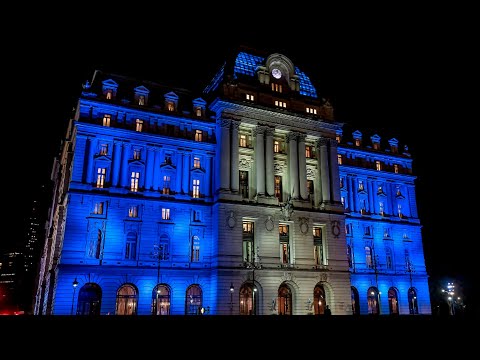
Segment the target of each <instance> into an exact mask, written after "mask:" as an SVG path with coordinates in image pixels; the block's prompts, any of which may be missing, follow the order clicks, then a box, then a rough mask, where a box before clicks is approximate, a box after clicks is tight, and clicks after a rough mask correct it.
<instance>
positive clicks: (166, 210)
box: [162, 208, 170, 220]
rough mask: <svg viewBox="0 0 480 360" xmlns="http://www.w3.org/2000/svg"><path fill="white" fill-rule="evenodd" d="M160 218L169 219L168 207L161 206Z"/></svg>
mask: <svg viewBox="0 0 480 360" xmlns="http://www.w3.org/2000/svg"><path fill="white" fill-rule="evenodd" d="M162 220H170V209H165V208H162Z"/></svg>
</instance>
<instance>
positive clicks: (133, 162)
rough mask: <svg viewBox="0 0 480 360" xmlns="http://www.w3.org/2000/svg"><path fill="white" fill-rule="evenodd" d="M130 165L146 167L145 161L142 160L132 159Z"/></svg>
mask: <svg viewBox="0 0 480 360" xmlns="http://www.w3.org/2000/svg"><path fill="white" fill-rule="evenodd" d="M129 165H134V166H135V165H136V166H141V167H144V166H145V165H144V163H143V162H142V161H140V160H130V162H129Z"/></svg>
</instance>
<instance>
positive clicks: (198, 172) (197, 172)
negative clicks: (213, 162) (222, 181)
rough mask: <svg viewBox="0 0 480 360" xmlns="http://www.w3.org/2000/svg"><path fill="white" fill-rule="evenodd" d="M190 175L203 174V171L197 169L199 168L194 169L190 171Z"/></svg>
mask: <svg viewBox="0 0 480 360" xmlns="http://www.w3.org/2000/svg"><path fill="white" fill-rule="evenodd" d="M192 173H194V174H205V170H203V169H199V168H194V169H193V170H192Z"/></svg>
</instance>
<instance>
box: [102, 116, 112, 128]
mask: <svg viewBox="0 0 480 360" xmlns="http://www.w3.org/2000/svg"><path fill="white" fill-rule="evenodd" d="M111 119H112V115H109V114H105V115H103V126H110V120H111Z"/></svg>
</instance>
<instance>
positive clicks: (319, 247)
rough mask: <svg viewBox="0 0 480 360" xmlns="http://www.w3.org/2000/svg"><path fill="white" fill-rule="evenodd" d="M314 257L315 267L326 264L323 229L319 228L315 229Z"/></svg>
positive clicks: (315, 227)
mask: <svg viewBox="0 0 480 360" xmlns="http://www.w3.org/2000/svg"><path fill="white" fill-rule="evenodd" d="M313 255H314V259H315V265H323V264H324V256H323V240H322V228H321V227H319V226H314V227H313Z"/></svg>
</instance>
